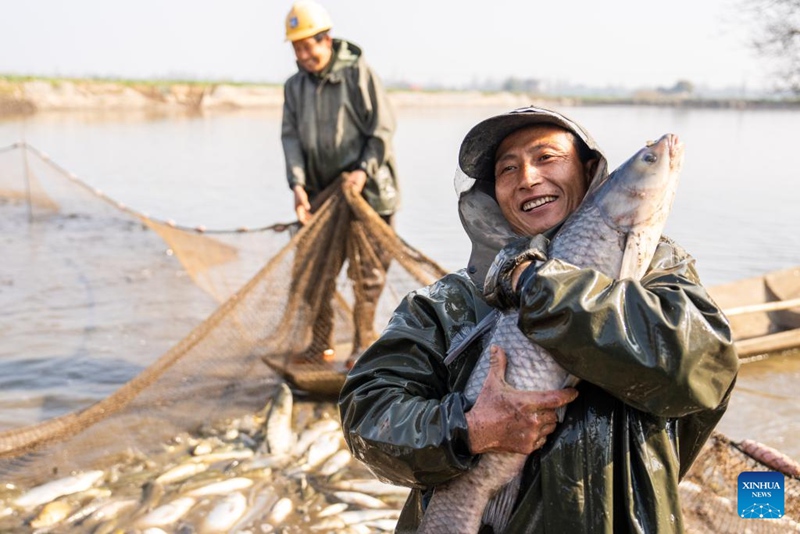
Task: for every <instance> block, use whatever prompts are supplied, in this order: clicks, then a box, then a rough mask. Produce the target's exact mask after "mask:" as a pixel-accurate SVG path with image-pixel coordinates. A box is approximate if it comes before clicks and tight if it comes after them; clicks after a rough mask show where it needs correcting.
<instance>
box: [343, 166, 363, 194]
mask: <svg viewBox="0 0 800 534" xmlns="http://www.w3.org/2000/svg"><path fill="white" fill-rule="evenodd" d="M366 183H367V173H366V172H364V171H362V170H361V169H358V170H355V171H352V172H346V173H344V181H343V182H342V187H349V188H351V189H352V190H353V191H355V192H356V193H359V194H360V193H361V191H363V190H364V185H366Z"/></svg>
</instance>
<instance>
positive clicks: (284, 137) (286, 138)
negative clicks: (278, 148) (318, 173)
mask: <svg viewBox="0 0 800 534" xmlns="http://www.w3.org/2000/svg"><path fill="white" fill-rule="evenodd" d="M292 80H293V78H290V79H289V80H288V81H287V82H286V85H284V87H283V120H282V124H281V143H282V144H283V156H284V158H285V160H286V180H287V181H288V182H289V189H293V188H294V186H296V185H302V186H305V185H306V164H305V157H304V155H303V145H302V143H301V141H300V131H299V128H298V110H297V101H296V100H297V99H296V95H295V94H294V92H293V91H292V86H291V84H292Z"/></svg>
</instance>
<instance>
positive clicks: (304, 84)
mask: <svg viewBox="0 0 800 534" xmlns="http://www.w3.org/2000/svg"><path fill="white" fill-rule="evenodd" d="M394 128H395V123H394V116H393V115H392V110H391V107H390V105H389V101H388V98H387V96H386V92H385V91H384V89H383V86H382V84H381V83H380V80H379V78H378V77H377V76H376V75H375V73H374V72H373V71H372V69H370V67H369V66H368V65H367V63H366V61H364V58H363V56H362V54H361V49H360V48H359V47H358V46H356V45H354V44H353V43H349V42H347V41H344V40H340V39H334V40H333V56H332V57H331V61H330V63H329V64H328V66H327V67H326V68H325V69H324V70H323V71H322V72H321V73H319V74H313V73H310V72H308V71H306V70H304V69H302V68H300V69H299V70H298V72H297V73H295V74H294V75H293V76H292V77H291V78H289V79H288V80H287V81H286V84H285V85H284V104H283V123H282V131H281V142H282V143H283V153H284V157H285V159H286V176H287V180H288V182H289V188H294V186H296V185H302V186H303V188H304V189H305V190H306V192H307V193H308V196H309V199H313V198H314V197H315V196H317V195H318V194H319V193H320V192H322V191H323V190H324V189H325V188H326V187H327V186H329V185H330V184H331V183H332V182H333V181H334V180H335V179H336V178H338V177H339V175H340V174H341V173H342V172H345V171H352V170H356V169H363V170H364V171H366V173H367V183H366V185H365V186H364V192H363V195H364V198H365V199H366V200H367V202H368V203H369V204H370V206H372V208H373V209H374V210H375V211H376V212H378V213H379V214H380V215H391V214H392V213H394V212H395V210H396V209H397V205H398V202H399V192H398V189H397V179H396V165H395V161H394V150H393V147H392V136H393V135H394Z"/></svg>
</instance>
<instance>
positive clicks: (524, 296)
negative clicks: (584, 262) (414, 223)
mask: <svg viewBox="0 0 800 534" xmlns="http://www.w3.org/2000/svg"><path fill="white" fill-rule="evenodd" d="M551 122H552V121H551ZM557 123H558V124H567V123H564V122H563V121H559V122H557ZM568 125H569V126H572V127H571V128H570V129H571V130H572V131H573V132H574V133H576V135H578V136H580V137H581V138H582V139H583V140H584V141H585V142H586V143H587V144H588V145H589V147H590V148H591V149H593V150H595V152H596V153H597V154H598V155H602V154H601V153H600V152H599V150H598V149H597V147H596V145H595V144H594V142H593V141H592V140H591V138H590V137H589V136H588V135H587V134H586V133H585V132H583V130H581V129H580V128H579V127H577V126H573V125H572V123H568ZM605 176H606V165H605V159H604V158H603V160H602V161H601V165H599V166H598V171H597V174H596V176H595V178H594V179H595V180H598V179H605ZM458 179H459V178H457V180H458ZM460 179H461V180H462V182H464V183H466V184H467V186H463V185H462V186H460V190H461V191H462V192H461V195H460V198H459V211H460V214H461V218H462V222H463V224H464V227H465V229H466V231H467V233H468V234H469V236H470V238H471V240H472V244H473V250H472V255H471V257H470V262H469V264H468V266H467V268H466V269H463V270H461V271H458V272H456V273H452V274H449V275H447V276H445V277H443V278H442V279H440V280H439V281H437V282H435V283H434V284H432V285H431V286H428V287H425V288H423V289H420V290H418V291H415V292H412V293H410V294H409V295H407V296H406V297H405V299H404V300H403V301H402V302H401V304H400V305H399V307H398V308H397V309H396V311H395V313H394V315H393V317H392V318H391V320H390V322H389V325H388V326H387V328H386V329H385V330H384V332H383V334H382V335H381V337H380V339H379V340H378V341H377V342H376V343H375V344H373V345H372V346H371V347H370V348H369V349H368V350H367V351H366V352H365V353H364V354H363V355H362V357H361V358H360V359H359V360H358V362H357V363H356V365H355V367H354V368H353V369H352V370H351V372H350V373H349V375H348V378H347V380H346V383H345V385H344V387H343V389H342V392H341V396H340V400H339V407H340V414H341V419H342V426H343V429H344V432H345V438H346V440H347V442H348V444H349V446H350V449H351V451H352V453H353V455H354V456H355V457H356V458H358V459H359V460H361V461H362V462H364V463H365V464H366V465H368V466H369V467H370V469H371V470H372V471H373V472H374V473H375V474H376V475H377V476H378V477H379V478H381V479H383V480H386V481H388V482H391V483H394V484H398V485H403V486H408V487H410V488H412V492H411V494H410V497H409V499H408V501H407V502H406V505H405V507H404V509H403V512H402V515H401V518H400V520H399V521H398V524H397V531H398V532H414V531H415V530H416V528H417V526H418V524H419V522H420V519H421V517H422V514H423V511H424V507H425V504H426V503H427V501H428V499H429V497H430V493H431V491H432V489H433V488H434V487H435V486H436V485H438V484H441V483H443V482H446V481H448V480H451V479H453V478H454V477H458V476H459V475H461V474H463V473H464V472H466V471H468V470H469V469H470V468H471V467H472V466H474V465H475V464H476V462H479V461H480V457H479V456H475V455H472V454H470V452H469V444H468V443H469V442H468V436H467V422H466V418H465V412H466V411H468V410H469V409H470V406H469V405H468V404H467V401H466V400H465V398H464V395H463V393H462V391H463V388H464V386H465V384H466V382H467V379H468V377H469V375H470V373H471V371H472V369H473V367H474V365H475V363H476V362H477V360H478V358H479V356H480V353H481V350H482V343H481V342H480V340H479V341H478V342H476V343H474V344H473V345H471V346H469V348H468V349H466V350H465V351H463V352H461V353H460V354H459V356H458V357H457V358H455V359H453V360H452V361H449V362H448V363H447V364H446V363H445V358H446V356H447V354H448V352H449V351H450V349H451V348H452V347H454V346H456V345H458V344H459V343H460V342H461V340H463V339H464V338H465V337H466V336H468V335H469V334H470V332H471V331H472V330H473V329H474V328H475V327H476V325H477V324H478V323H479V322H480V321H481V319H483V318H484V317H485V316H486V315H487V314H488V313H489V312H490V311H491V308H490V306H489V305H488V304H487V303H486V301H485V300H484V298H483V294H482V285H483V279H484V277H485V275H486V270H487V268H488V265H489V263H490V262H491V260H492V258H493V257H494V255H495V254H496V253H497V252H498V251H499V250H500V248H501V247H502V246H503V245H504V244H505V243H506V242H507V240H508V237H509V235H512V234H513V232H511V230H510V228H509V227H508V225H507V223H506V222H505V220H504V219H503V218H502V215H501V214H500V211H499V207H498V206H497V204H496V201H494V199H493V196H492V195H491V194H490V193H488V194H487V189H486V187H485V186H483V187H482V186H481V182H475V181H471V180H469V179H465V178H464V176H461V178H460ZM554 231H555V229H552V230H551V231H550V232H548V234H552V233H554ZM534 271H535V270H534V269H528V270H526V271H525V272H524V273H523V275H522V277H521V278H520V282H519V286H518V287H520V288H521V289H520V293H521V306H520V329H521V330H522V331H523V332H524V333H525V334H526V335H527V336H528V337H529V338H530V339H531V340H533V341H534V342H536V343H538V344H539V345H541V346H543V347H545V348H547V349H548V350H549V351H550V352H551V354H552V356H553V357H554V358H555V359H556V361H558V363H559V364H561V365H562V366H563V367H564V368H565V369H567V370H568V371H569V372H570V373H572V374H573V375H575V376H577V377H579V378H581V379H582V380H581V382H580V383H579V384H578V386H577V389H578V390H579V392H580V394H579V396H578V398H577V399H576V400H575V401H573V402H572V403H570V404H569V405H568V407H567V412H566V417H565V420H564V421H563V423H561V424H559V425H558V427H557V429H556V430H555V432H553V434H551V435H550V436H549V437H548V440H547V443H546V444H545V446H544V447H543V448H542V449H540V450H538V451H535V452H534V453H533V454H531V455H530V456H529V459H528V461H527V463H526V466H525V471H524V476H523V482H522V489H521V493H520V496H519V498H518V501H517V504H516V508H515V511H514V514H513V515H512V517H511V522H510V524H509V527H508V530H507V532H514V533H523V532H526V533H527V532H530V533H534V532H535V533H544V532H548V533H559V534H560V533H571V534H572V533H592V534H596V533H625V532H681V531H682V530H683V523H682V515H681V508H680V501H679V496H678V482H679V480H680V479H681V477H682V476H683V475H684V474H685V473H686V471H687V470H688V469H689V467H690V465H691V463H692V461H693V460H694V459H695V457H696V455H697V454H698V452H699V450H700V448H701V446H702V445H703V443H704V442H705V441H706V439H707V438H708V436H709V434H710V433H711V431H712V429H713V428H714V426H715V425H716V424H717V422H718V421H719V419H720V418H721V417H722V415H723V413H724V412H725V409H726V408H727V403H728V399H729V396H730V392H731V389H732V387H733V384H734V381H735V377H736V373H737V371H738V365H739V362H738V358H737V355H736V353H735V350H734V349H733V343H732V339H731V331H730V328H729V324H728V321H727V319H726V318H725V316H724V315H723V314H722V312H721V311H720V310H719V308H718V307H717V305H716V304H715V303H714V302H713V301H712V300H711V298H710V297H709V295H708V293H707V292H706V290H705V289H704V288H703V287H702V285H701V284H700V280H699V278H698V275H697V272H696V270H695V266H694V260H693V259H692V258H691V257H690V256H689V255H688V254H687V253H686V252H684V251H683V249H681V247H679V246H678V245H677V244H675V243H674V242H672V241H671V240H669V239H667V238H662V240H661V242H660V244H659V246H658V248H657V250H656V253H655V256H654V258H653V260H652V262H651V264H650V266H649V269H648V272H647V273H646V275H645V276H644V277H643V279H642V280H641V281H634V280H621V281H618V280H613V279H609V278H608V277H606V276H604V275H602V274H601V273H598V272H596V271H593V270H590V269H579V268H577V267H575V266H573V265H570V264H567V263H564V262H561V261H559V260H550V261H548V262H545V264H544V265H542V266H541V267H540V268H539V269H538V271H535V272H534ZM485 529H488V527H485Z"/></svg>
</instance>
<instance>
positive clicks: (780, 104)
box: [0, 77, 800, 117]
mask: <svg viewBox="0 0 800 534" xmlns="http://www.w3.org/2000/svg"><path fill="white" fill-rule="evenodd" d="M389 98H390V100H391V101H392V103H393V105H394V106H395V107H398V108H401V107H435V108H441V107H463V106H494V107H518V106H524V105H530V104H538V105H549V106H551V107H552V106H558V107H562V106H609V105H617V106H621V105H623V106H640V105H642V106H669V107H692V108H700V107H702V108H720V109H731V108H733V109H753V108H768V109H784V108H796V107H799V106H800V101H786V100H737V99H714V100H711V99H699V98H695V97H692V96H691V95H668V94H662V93H657V92H641V93H637V94H636V95H634V96H631V97H625V98H601V97H596V98H584V97H580V98H579V97H552V96H543V95H536V94H528V93H511V92H480V91H427V90H396V89H390V90H389ZM282 104H283V87H282V86H281V85H277V84H276V85H267V84H264V85H256V84H226V83H211V82H174V83H173V82H147V81H118V82H117V81H95V80H72V79H64V80H57V79H27V78H21V79H15V78H3V77H0V117H2V116H12V115H21V114H22V115H31V114H35V113H37V112H44V111H192V112H198V111H200V112H203V111H214V110H235V109H259V108H279V107H280V106H282Z"/></svg>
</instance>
